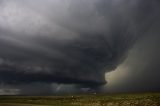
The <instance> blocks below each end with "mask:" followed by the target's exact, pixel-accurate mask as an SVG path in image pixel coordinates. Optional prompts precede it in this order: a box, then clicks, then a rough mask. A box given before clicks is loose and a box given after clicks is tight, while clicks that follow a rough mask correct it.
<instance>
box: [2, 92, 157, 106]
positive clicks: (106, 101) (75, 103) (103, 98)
mask: <svg viewBox="0 0 160 106" xmlns="http://www.w3.org/2000/svg"><path fill="white" fill-rule="evenodd" d="M0 106H160V93H146V94H97V95H92V94H90V95H75V96H71V95H70V96H0Z"/></svg>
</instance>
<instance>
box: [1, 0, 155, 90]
mask: <svg viewBox="0 0 160 106" xmlns="http://www.w3.org/2000/svg"><path fill="white" fill-rule="evenodd" d="M157 3H158V2H157V1H156V0H153V1H145V2H144V1H143V0H134V1H128V0H93V1H86V0H81V1H75V0H46V1H43V0H35V1H31V0H14V1H12V0H8V1H2V3H1V4H0V49H1V52H0V81H1V82H3V83H8V84H15V85H16V84H20V83H21V84H25V83H26V84H27V83H34V82H35V83H36V82H43V83H63V84H80V85H84V86H91V87H94V86H97V85H103V84H105V83H106V81H105V77H104V76H105V73H106V72H110V71H112V70H114V69H116V67H117V66H118V65H119V64H121V63H122V62H123V61H124V60H125V59H126V57H127V54H128V50H129V49H130V48H132V46H133V45H134V43H135V42H136V40H137V39H138V38H140V37H141V36H145V32H146V31H147V30H148V29H150V26H152V25H153V23H155V21H156V20H158V18H157V16H158V14H157V13H158V4H157ZM155 27H156V26H155ZM156 28H157V27H156Z"/></svg>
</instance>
